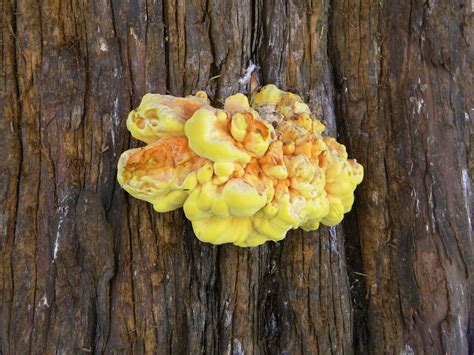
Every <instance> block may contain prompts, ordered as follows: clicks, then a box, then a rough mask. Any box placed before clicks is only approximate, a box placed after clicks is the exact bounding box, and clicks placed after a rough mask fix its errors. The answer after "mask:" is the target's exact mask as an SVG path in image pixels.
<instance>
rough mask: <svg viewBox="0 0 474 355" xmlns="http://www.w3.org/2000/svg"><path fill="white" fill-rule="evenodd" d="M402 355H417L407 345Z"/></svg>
mask: <svg viewBox="0 0 474 355" xmlns="http://www.w3.org/2000/svg"><path fill="white" fill-rule="evenodd" d="M401 355H415V352H414V351H413V349H412V348H411V347H410V345H408V344H406V345H405V349H404V350H403V351H402V353H401Z"/></svg>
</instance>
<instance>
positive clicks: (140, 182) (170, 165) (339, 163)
mask: <svg viewBox="0 0 474 355" xmlns="http://www.w3.org/2000/svg"><path fill="white" fill-rule="evenodd" d="M251 101H252V102H251V105H250V104H249V101H248V99H247V97H246V96H244V95H242V94H236V95H233V96H230V97H229V98H227V100H226V101H225V104H224V108H223V109H217V108H214V107H212V106H211V105H210V104H209V100H208V98H207V96H206V94H205V93H204V92H198V93H196V95H194V96H188V97H185V98H178V97H173V96H168V95H157V94H147V95H145V96H144V97H143V99H142V102H141V104H140V106H139V107H138V108H137V109H136V110H134V111H132V112H131V113H130V114H129V116H128V119H127V128H128V129H129V130H130V132H131V133H132V136H133V137H135V138H136V139H139V140H141V141H143V142H145V143H147V144H148V145H147V146H145V147H143V148H136V149H130V150H127V151H126V152H124V153H123V154H122V156H121V157H120V160H119V163H118V181H119V183H120V185H121V186H122V187H123V188H124V189H125V190H126V191H127V192H129V193H130V194H131V195H132V196H134V197H136V198H139V199H142V200H145V201H148V202H150V203H152V204H153V207H154V209H155V210H156V211H157V212H167V211H172V210H174V209H177V208H180V207H183V208H184V213H185V214H186V217H187V218H188V219H189V220H190V221H191V222H192V225H193V229H194V232H195V234H196V236H197V237H198V238H199V239H200V240H201V241H204V242H208V243H212V244H223V243H234V244H235V245H238V246H243V247H247V246H257V245H260V244H263V243H265V242H266V241H267V240H273V241H278V240H281V239H283V238H285V236H286V233H287V232H288V230H290V229H296V228H298V227H301V228H302V229H304V230H306V231H309V230H315V229H317V228H318V227H319V224H320V223H322V224H325V225H327V226H334V225H336V224H338V223H340V222H341V221H342V219H343V216H344V213H346V212H348V211H349V210H350V209H351V207H352V204H353V202H354V190H355V188H356V186H357V185H358V184H359V183H360V182H361V181H362V177H363V168H362V166H361V165H360V164H358V163H357V162H356V161H355V160H348V159H347V153H346V148H345V147H344V146H343V145H341V144H339V143H337V142H336V140H335V139H334V138H331V137H323V136H322V135H321V134H322V132H323V130H324V125H323V124H322V123H321V122H319V121H318V120H317V119H315V118H314V117H313V115H312V114H311V111H310V109H309V107H308V106H307V105H306V104H305V103H304V102H303V101H302V100H301V98H300V97H299V96H298V95H295V94H292V93H289V92H285V91H282V90H280V89H278V88H277V87H276V86H274V85H267V86H265V87H263V88H262V89H261V90H260V91H259V92H258V93H256V94H255V95H254V96H253V98H252V100H251Z"/></svg>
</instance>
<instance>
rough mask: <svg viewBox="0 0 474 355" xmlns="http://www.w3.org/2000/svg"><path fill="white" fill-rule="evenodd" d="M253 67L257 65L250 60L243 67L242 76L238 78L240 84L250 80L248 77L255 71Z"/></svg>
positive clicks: (255, 67)
mask: <svg viewBox="0 0 474 355" xmlns="http://www.w3.org/2000/svg"><path fill="white" fill-rule="evenodd" d="M255 69H257V66H256V65H255V64H254V63H252V62H250V64H249V66H248V67H247V69H245V74H244V76H243V77H241V78H240V79H239V84H241V85H246V84H248V82H249V81H250V78H251V77H252V73H253V72H254V71H255Z"/></svg>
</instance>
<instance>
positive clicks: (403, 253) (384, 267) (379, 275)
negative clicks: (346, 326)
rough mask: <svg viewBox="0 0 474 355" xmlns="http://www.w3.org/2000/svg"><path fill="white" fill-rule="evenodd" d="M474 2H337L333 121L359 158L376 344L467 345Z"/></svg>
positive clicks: (397, 347)
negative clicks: (473, 16) (472, 17)
mask: <svg viewBox="0 0 474 355" xmlns="http://www.w3.org/2000/svg"><path fill="white" fill-rule="evenodd" d="M471 11H472V9H471V8H470V5H469V4H468V3H467V2H463V1H441V2H435V1H427V2H424V1H386V2H379V1H370V0H369V1H360V3H359V5H358V6H355V7H354V6H351V5H349V4H348V3H347V2H345V1H341V0H336V1H335V2H334V6H333V16H332V19H331V21H332V22H331V23H332V31H331V43H332V50H331V54H332V59H333V61H334V62H333V63H334V67H335V68H336V70H335V73H336V74H335V82H336V83H337V89H338V92H339V95H338V100H337V101H338V108H339V113H340V115H339V117H340V120H339V121H338V122H340V125H339V126H338V128H339V129H340V131H341V132H342V134H343V136H344V138H345V140H346V143H348V145H349V147H350V151H351V152H352V153H353V155H354V156H356V157H357V159H359V160H360V161H361V163H362V165H364V166H365V168H366V177H365V182H364V184H363V186H362V187H361V189H360V190H359V191H358V196H357V198H356V201H357V202H356V203H357V205H356V208H355V210H356V211H355V213H354V214H353V217H354V218H353V220H352V221H351V222H352V223H351V226H353V227H354V229H356V230H357V232H358V234H359V238H360V245H361V256H362V260H363V268H364V273H365V274H366V275H367V298H368V302H367V303H368V309H367V313H366V317H367V324H368V341H369V349H370V350H372V351H373V352H374V353H380V352H383V351H386V352H389V353H397V352H400V351H405V353H413V352H414V353H416V354H422V353H427V354H442V353H443V354H444V353H448V354H466V353H467V352H468V337H467V332H468V323H469V312H470V305H471V302H472V300H471V297H472V289H471V288H470V285H469V282H468V276H469V274H470V273H471V272H472V234H471V233H472V224H471V221H470V217H471V215H472V212H471V210H470V205H471V203H472V197H471V195H470V188H471V185H470V178H469V176H470V175H471V174H472V167H473V165H472V155H471V156H469V152H470V151H469V147H470V140H472V132H473V131H472V128H473V126H472V121H471V116H472V111H471V108H472V104H473V101H472V99H473V96H472V92H471V91H470V90H469V85H472V66H471V65H472V57H468V53H469V52H468V51H469V48H468V45H469V42H470V43H472V38H470V41H469V29H470V30H471V31H472V27H469V26H468V23H467V21H468V17H467V16H468V14H469V13H471ZM471 51H472V49H471ZM471 53H472V52H471ZM470 132H471V133H470ZM471 154H472V153H471ZM469 159H471V160H470V163H469ZM470 169H471V170H470ZM471 286H472V285H471ZM471 327H472V318H471ZM471 336H473V334H472V331H471ZM472 351H473V349H471V353H472Z"/></svg>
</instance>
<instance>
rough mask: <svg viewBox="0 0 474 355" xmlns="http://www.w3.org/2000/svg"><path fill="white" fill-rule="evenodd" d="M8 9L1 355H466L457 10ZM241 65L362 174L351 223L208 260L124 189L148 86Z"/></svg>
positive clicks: (205, 81)
mask: <svg viewBox="0 0 474 355" xmlns="http://www.w3.org/2000/svg"><path fill="white" fill-rule="evenodd" d="M0 4H1V7H2V13H3V16H2V19H1V21H2V27H1V28H2V43H1V46H2V53H3V55H2V57H1V58H0V63H1V68H2V77H1V78H2V84H1V87H0V88H1V89H0V90H1V92H0V100H1V101H0V110H1V118H0V128H1V130H2V132H3V136H2V139H1V140H0V151H1V152H3V159H2V160H1V161H0V258H1V259H0V292H1V300H0V353H1V354H23V353H40V354H50V353H56V352H58V353H65V354H73V353H74V354H76V353H89V352H94V353H102V352H106V353H153V352H156V353H189V354H196V353H232V354H243V353H246V354H252V353H256V354H259V353H268V354H276V353H286V354H297V353H304V354H307V353H311V354H313V353H314V354H316V353H321V354H326V353H354V352H361V353H367V352H372V353H381V352H384V351H385V352H388V353H400V352H404V353H405V354H411V353H413V352H415V353H433V354H435V353H436V354H437V353H439V354H441V353H446V352H447V353H452V354H464V353H467V352H468V348H469V345H468V323H469V312H470V309H471V308H470V305H471V302H472V299H471V297H472V296H471V289H470V284H469V282H468V276H469V274H470V273H471V271H472V255H471V249H472V240H471V228H472V226H471V221H470V215H471V212H470V206H471V203H472V200H471V192H470V176H472V152H470V150H469V146H470V141H471V140H472V133H470V132H472V123H471V122H470V117H471V115H472V111H471V107H472V95H471V92H470V91H469V90H468V89H469V84H470V82H472V70H471V68H470V67H469V64H470V63H472V58H470V57H468V54H469V53H470V52H469V50H471V51H472V49H470V48H468V44H469V40H468V37H467V36H468V34H469V31H468V30H469V29H471V30H472V28H469V27H468V25H467V21H468V14H469V13H470V11H471V8H470V5H468V2H467V1H466V2H465V3H463V2H461V1H451V2H448V1H446V2H445V3H435V2H434V1H428V2H426V3H424V2H420V1H411V2H409V1H405V0H403V1H389V0H382V1H365V0H361V1H360V2H359V3H358V4H351V2H347V1H342V0H333V1H330V0H312V1H308V0H307V1H302V0H291V1H283V0H269V1H261V0H260V1H250V0H242V1H226V0H212V1H208V0H192V1H184V0H175V1H171V0H167V1H164V2H160V1H155V0H128V1H125V0H123V1H119V0H117V1H115V0H112V1H104V0H97V1H83V0H82V1H81V0H78V1H76V0H73V1H57V0H45V1H40V2H37V1H30V0H18V1H14V0H2V1H1V3H0ZM251 63H255V64H257V65H258V67H259V68H258V71H257V73H258V77H259V79H260V82H261V83H262V84H267V83H275V84H277V85H278V86H280V87H282V88H284V89H287V90H290V91H293V92H296V93H298V94H300V95H302V97H303V98H304V99H305V101H308V102H309V103H310V105H311V107H312V109H313V112H315V113H316V114H317V116H318V117H319V118H320V119H321V120H322V121H323V122H324V123H325V124H326V126H327V127H328V131H329V134H330V135H333V136H335V135H336V134H337V133H339V140H341V141H342V142H343V143H345V144H347V146H348V151H349V154H350V156H351V157H355V158H357V159H358V160H359V161H360V162H361V163H362V164H363V165H364V167H365V170H366V177H365V181H364V182H363V183H362V185H360V187H359V190H358V192H357V194H356V204H355V206H354V208H353V212H351V213H350V214H349V215H347V216H346V222H345V223H344V225H343V226H338V227H337V228H327V227H322V228H320V230H319V231H317V232H313V233H304V232H302V231H300V230H297V231H295V232H292V233H290V234H289V235H288V237H287V238H286V239H285V240H284V241H282V242H279V243H276V244H274V243H266V244H265V245H263V246H261V247H258V248H237V247H234V246H229V245H224V246H212V245H208V244H204V243H201V242H199V241H198V240H197V239H196V238H195V236H194V234H193V231H192V228H191V226H190V223H189V222H188V221H187V220H186V219H185V218H184V214H183V212H182V210H178V211H175V212H172V213H166V214H158V213H155V212H154V211H153V209H152V207H151V205H149V204H147V203H145V202H143V201H139V200H136V199H134V198H132V197H130V196H128V195H127V194H126V193H125V192H124V191H123V190H121V189H120V186H119V185H118V183H117V182H116V178H115V175H116V163H117V160H118V157H119V156H120V153H121V152H122V151H124V150H126V149H128V148H130V147H135V146H138V145H140V143H138V142H137V141H135V140H133V139H132V138H131V137H130V135H129V133H128V131H127V130H126V127H125V119H126V117H127V114H128V112H129V111H130V110H131V109H133V108H134V107H136V106H137V105H138V103H139V102H140V99H141V97H142V96H143V95H144V94H145V93H147V92H156V93H170V94H172V95H179V96H182V95H187V94H191V93H194V92H196V91H197V90H205V91H206V92H207V93H208V94H209V95H210V97H211V100H212V101H213V102H214V103H215V104H219V103H222V102H223V100H224V99H225V98H226V97H227V96H228V95H230V94H233V93H236V92H239V91H241V92H242V91H243V92H245V90H246V89H247V88H246V84H245V83H244V82H243V81H240V82H239V79H241V78H242V77H243V76H244V74H245V71H246V68H247V67H249V65H250V64H251ZM336 118H337V120H336ZM336 122H337V124H336ZM470 134H471V135H470ZM470 162H471V163H470ZM346 254H347V260H346ZM346 261H347V263H346ZM472 323H473V318H472V314H471V327H472ZM471 334H472V330H471ZM471 347H472V344H471ZM471 351H472V350H471Z"/></svg>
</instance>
